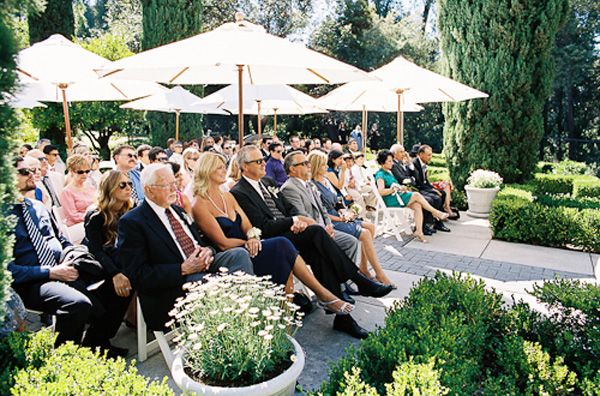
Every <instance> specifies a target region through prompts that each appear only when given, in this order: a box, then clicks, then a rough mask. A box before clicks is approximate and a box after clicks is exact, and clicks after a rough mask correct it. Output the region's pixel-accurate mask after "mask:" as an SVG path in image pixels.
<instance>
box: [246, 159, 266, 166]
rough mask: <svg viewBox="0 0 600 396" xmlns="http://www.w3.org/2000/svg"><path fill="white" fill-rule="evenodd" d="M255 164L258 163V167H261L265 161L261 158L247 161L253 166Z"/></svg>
mask: <svg viewBox="0 0 600 396" xmlns="http://www.w3.org/2000/svg"><path fill="white" fill-rule="evenodd" d="M253 162H254V163H256V165H260V164H262V163H264V162H265V159H264V158H259V159H255V160H251V161H246V163H247V164H251V163H253Z"/></svg>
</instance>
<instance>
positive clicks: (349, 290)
mask: <svg viewBox="0 0 600 396" xmlns="http://www.w3.org/2000/svg"><path fill="white" fill-rule="evenodd" d="M344 286H346V293H348V294H349V295H351V296H358V295H359V294H360V293H359V292H358V290H356V289H354V288H352V287H350V285H349V284H348V282H346V283H344Z"/></svg>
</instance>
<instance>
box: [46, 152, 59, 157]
mask: <svg viewBox="0 0 600 396" xmlns="http://www.w3.org/2000/svg"><path fill="white" fill-rule="evenodd" d="M48 155H51V156H53V157H58V153H50V154H48Z"/></svg>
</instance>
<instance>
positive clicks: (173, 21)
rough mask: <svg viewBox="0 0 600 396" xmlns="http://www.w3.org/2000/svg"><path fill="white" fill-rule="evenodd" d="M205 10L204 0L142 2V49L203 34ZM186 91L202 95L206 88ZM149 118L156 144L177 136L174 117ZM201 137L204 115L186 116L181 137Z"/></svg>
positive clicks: (153, 115)
mask: <svg viewBox="0 0 600 396" xmlns="http://www.w3.org/2000/svg"><path fill="white" fill-rule="evenodd" d="M202 9H203V7H202V1H200V0H142V15H143V16H142V25H143V29H144V37H143V39H142V49H143V50H148V49H151V48H155V47H158V46H161V45H164V44H168V43H172V42H174V41H178V40H181V39H184V38H187V37H191V36H194V35H196V34H198V33H201V32H202ZM199 51H200V49H199ZM185 88H186V89H189V90H190V91H192V92H193V93H194V94H196V95H198V96H202V92H203V89H202V86H188V87H185ZM147 119H148V121H149V123H150V136H151V140H152V142H153V144H155V145H160V146H163V147H164V146H165V145H166V142H167V139H168V138H170V137H175V117H174V115H173V114H168V113H162V112H148V114H147ZM197 137H202V116H201V115H199V114H182V115H181V116H180V123H179V138H180V139H181V140H191V139H194V138H197Z"/></svg>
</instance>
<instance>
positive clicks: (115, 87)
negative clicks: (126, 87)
mask: <svg viewBox="0 0 600 396" xmlns="http://www.w3.org/2000/svg"><path fill="white" fill-rule="evenodd" d="M110 86H111V87H113V88H114V89H116V90H117V92H118V93H120V94H121V95H123V97H124V98H125V99H129V98H128V97H127V95H125V93H124V92H123V91H121V90H120V89H119V88H117V86H116V85H115V84H113V83H110Z"/></svg>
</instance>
